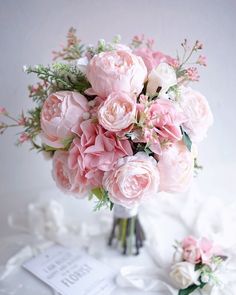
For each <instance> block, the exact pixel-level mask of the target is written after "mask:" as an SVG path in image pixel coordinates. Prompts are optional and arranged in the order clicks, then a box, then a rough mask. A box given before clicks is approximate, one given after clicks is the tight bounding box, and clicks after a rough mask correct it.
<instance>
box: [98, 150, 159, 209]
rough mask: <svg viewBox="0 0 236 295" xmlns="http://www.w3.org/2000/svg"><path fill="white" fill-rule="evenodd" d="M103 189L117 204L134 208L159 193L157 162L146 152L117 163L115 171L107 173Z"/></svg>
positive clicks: (122, 159)
mask: <svg viewBox="0 0 236 295" xmlns="http://www.w3.org/2000/svg"><path fill="white" fill-rule="evenodd" d="M103 187H104V188H105V190H107V191H108V194H109V198H110V199H111V201H112V202H113V203H115V204H119V205H122V206H124V207H127V208H132V207H134V206H137V205H139V204H140V202H141V201H142V200H144V199H145V198H147V197H148V196H149V197H150V196H152V195H153V194H155V193H157V192H158V189H159V172H158V169H157V162H156V161H155V160H154V158H153V157H149V156H147V155H146V154H145V153H144V152H138V153H137V154H135V155H134V156H130V157H124V158H121V159H119V160H118V161H117V163H116V165H115V167H114V169H113V170H111V171H109V172H105V174H104V178H103Z"/></svg>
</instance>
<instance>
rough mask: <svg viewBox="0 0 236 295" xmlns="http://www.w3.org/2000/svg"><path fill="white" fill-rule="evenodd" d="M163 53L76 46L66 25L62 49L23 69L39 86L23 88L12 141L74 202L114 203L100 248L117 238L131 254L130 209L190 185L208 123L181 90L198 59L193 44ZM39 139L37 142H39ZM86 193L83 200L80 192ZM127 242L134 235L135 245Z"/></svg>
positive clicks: (203, 103) (193, 96) (146, 44)
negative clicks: (44, 162) (24, 102)
mask: <svg viewBox="0 0 236 295" xmlns="http://www.w3.org/2000/svg"><path fill="white" fill-rule="evenodd" d="M181 46H182V51H183V53H182V54H178V55H177V57H176V58H173V57H170V56H168V55H166V54H163V53H161V52H159V51H155V50H154V49H153V40H150V39H148V40H145V38H144V37H143V36H141V37H138V36H135V37H134V38H133V40H132V43H131V44H130V45H129V46H126V45H123V44H121V43H120V38H119V37H116V38H114V40H113V41H112V42H110V43H106V42H105V41H104V40H100V41H99V42H98V45H97V46H85V45H83V44H82V43H81V41H80V40H79V39H78V38H77V37H76V35H75V30H74V29H70V31H69V33H68V36H67V45H66V46H65V47H63V48H62V50H61V51H59V52H54V60H56V59H61V60H62V61H61V62H54V63H53V64H52V65H51V66H43V65H37V66H33V67H24V70H25V72H26V73H34V74H36V75H37V77H38V78H39V79H40V80H41V82H39V83H38V84H37V85H36V86H29V96H30V98H32V99H33V101H34V102H35V103H36V107H35V108H34V109H32V110H30V111H29V112H28V113H27V114H24V113H22V114H21V115H20V116H19V117H18V118H14V117H12V116H11V115H10V114H9V112H8V111H7V110H6V109H4V108H1V109H0V113H1V114H2V115H3V116H5V118H6V119H9V120H12V123H7V121H6V120H5V121H4V122H1V123H0V132H1V133H3V132H4V131H5V130H6V129H7V128H8V127H12V126H14V127H15V126H22V127H23V129H24V131H23V132H22V133H21V134H20V137H19V140H18V143H23V142H25V141H30V142H31V144H32V147H33V148H34V149H36V150H38V151H41V152H43V153H44V154H46V155H49V156H50V157H52V166H53V170H52V174H53V178H54V180H55V182H56V184H57V186H58V187H59V188H60V189H61V190H63V191H64V192H67V193H71V194H74V195H75V196H77V197H79V198H80V197H83V196H88V195H89V196H90V197H89V198H93V197H94V198H96V199H97V204H96V209H99V208H100V207H102V206H104V205H105V206H108V207H109V208H110V209H112V208H113V206H114V214H115V218H114V224H113V229H112V232H111V237H110V240H109V244H112V243H113V240H114V239H115V238H116V240H118V241H119V242H120V244H121V245H122V249H123V251H124V253H127V252H129V253H132V252H133V244H134V242H135V246H136V253H138V252H139V248H140V247H141V246H142V244H143V240H144V238H145V235H144V232H143V230H142V227H141V224H140V222H139V220H138V218H137V208H138V206H139V204H140V203H141V202H143V201H145V199H147V198H148V197H150V196H152V195H154V194H155V193H158V192H160V191H165V192H171V193H172V192H173V193H174V192H183V191H185V190H187V189H188V187H189V186H190V183H191V180H192V178H193V175H194V167H195V168H199V167H200V166H198V165H197V162H196V155H197V153H196V144H197V143H198V142H200V141H201V140H202V139H203V138H204V137H205V135H206V132H207V130H208V127H209V126H210V125H211V124H212V121H213V117H212V113H211V110H210V108H209V105H208V102H207V100H206V98H205V97H204V96H203V95H202V94H200V93H199V92H197V91H196V90H194V89H192V88H190V87H189V86H188V85H189V82H192V81H198V79H199V75H198V71H197V67H196V66H197V65H200V66H206V60H205V57H203V56H201V55H197V56H196V57H194V54H197V53H198V51H200V50H201V49H202V44H201V43H200V42H199V41H196V42H195V44H194V45H193V46H192V47H189V45H188V43H187V40H185V41H184V42H183V43H182V44H181ZM39 139H40V140H39ZM88 192H89V193H90V194H88ZM134 237H135V239H134Z"/></svg>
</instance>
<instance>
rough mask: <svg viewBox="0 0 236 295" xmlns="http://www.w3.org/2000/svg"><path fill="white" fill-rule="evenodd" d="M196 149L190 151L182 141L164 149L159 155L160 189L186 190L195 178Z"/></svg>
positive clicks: (173, 191)
mask: <svg viewBox="0 0 236 295" xmlns="http://www.w3.org/2000/svg"><path fill="white" fill-rule="evenodd" d="M194 157H195V150H194V148H192V151H191V152H190V151H189V150H188V149H187V147H186V146H185V144H184V143H183V142H182V141H180V142H176V143H173V144H172V146H170V147H169V148H167V149H165V150H163V152H162V155H160V156H159V162H158V167H159V172H160V190H161V191H165V192H171V193H175V192H176V193H177V192H185V191H186V190H187V189H188V188H189V186H190V184H191V182H192V178H193V172H194Z"/></svg>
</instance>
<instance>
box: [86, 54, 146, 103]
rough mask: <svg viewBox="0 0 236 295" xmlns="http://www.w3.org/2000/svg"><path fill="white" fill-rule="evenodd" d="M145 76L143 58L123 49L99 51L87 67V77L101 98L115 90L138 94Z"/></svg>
mask: <svg viewBox="0 0 236 295" xmlns="http://www.w3.org/2000/svg"><path fill="white" fill-rule="evenodd" d="M146 77H147V69H146V66H145V64H144V62H143V60H142V59H141V58H140V57H138V56H136V55H134V54H132V53H131V52H128V51H125V50H113V51H106V52H101V53H99V54H97V55H95V56H94V57H93V58H92V59H91V60H90V62H89V64H88V67H87V78H88V80H89V82H90V83H91V85H92V89H93V92H94V93H96V94H97V95H98V96H100V97H101V98H103V99H106V98H107V96H108V95H109V94H111V93H112V92H116V91H124V92H127V93H128V94H129V95H134V94H135V95H138V94H139V93H140V92H141V90H142V88H143V84H144V82H145V80H146Z"/></svg>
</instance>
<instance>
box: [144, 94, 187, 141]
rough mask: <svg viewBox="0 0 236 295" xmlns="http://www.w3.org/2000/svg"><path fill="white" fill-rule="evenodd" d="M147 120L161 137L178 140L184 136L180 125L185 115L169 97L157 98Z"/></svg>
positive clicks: (149, 110)
mask: <svg viewBox="0 0 236 295" xmlns="http://www.w3.org/2000/svg"><path fill="white" fill-rule="evenodd" d="M147 120H148V122H149V124H151V125H152V126H153V129H154V130H155V132H156V133H157V134H158V135H159V137H160V138H161V139H167V140H170V141H173V142H174V141H177V140H180V139H181V138H182V133H181V129H180V125H181V124H182V123H183V122H184V121H185V116H184V114H183V113H182V112H180V111H179V110H177V108H176V106H175V105H174V103H173V102H171V101H170V100H168V99H162V98H160V99H157V100H156V101H155V102H154V103H153V104H151V106H150V107H149V109H148V112H147Z"/></svg>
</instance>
